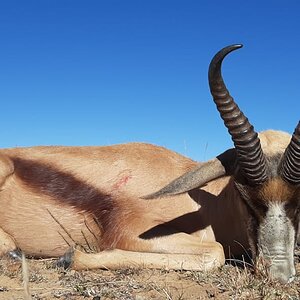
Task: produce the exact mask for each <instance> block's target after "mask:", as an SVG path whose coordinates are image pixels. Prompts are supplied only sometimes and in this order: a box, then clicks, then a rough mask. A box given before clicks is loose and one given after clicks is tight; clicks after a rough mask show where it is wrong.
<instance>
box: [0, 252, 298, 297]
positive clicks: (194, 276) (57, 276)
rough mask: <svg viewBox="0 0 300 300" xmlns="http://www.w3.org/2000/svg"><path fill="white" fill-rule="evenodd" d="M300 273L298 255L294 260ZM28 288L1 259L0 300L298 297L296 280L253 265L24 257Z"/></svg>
mask: <svg viewBox="0 0 300 300" xmlns="http://www.w3.org/2000/svg"><path fill="white" fill-rule="evenodd" d="M296 260H297V270H298V273H300V263H299V256H296ZM26 261H27V265H28V274H29V275H28V279H29V280H28V281H29V282H28V289H29V295H30V296H28V295H27V296H26V292H25V291H26V287H25V288H24V281H23V275H22V263H21V262H20V261H13V260H11V259H9V258H2V259H1V260H0V268H1V275H0V299H30V297H32V298H31V299H93V300H100V299H101V300H104V299H105V300H106V299H136V300H146V299H168V300H170V299H289V300H291V299H300V284H299V283H300V278H296V280H295V281H294V282H293V283H292V284H289V285H282V284H279V283H276V282H271V281H270V280H269V279H268V278H266V277H265V276H264V274H257V275H254V274H253V270H252V268H251V267H247V268H243V267H234V266H231V265H226V266H224V267H222V268H221V269H219V270H216V271H215V272H211V273H200V272H187V271H176V272H175V271H167V270H145V269H139V270H133V269H122V270H118V271H105V270H96V271H80V272H77V271H74V270H64V269H62V268H58V267H56V261H55V260H33V259H27V260H26Z"/></svg>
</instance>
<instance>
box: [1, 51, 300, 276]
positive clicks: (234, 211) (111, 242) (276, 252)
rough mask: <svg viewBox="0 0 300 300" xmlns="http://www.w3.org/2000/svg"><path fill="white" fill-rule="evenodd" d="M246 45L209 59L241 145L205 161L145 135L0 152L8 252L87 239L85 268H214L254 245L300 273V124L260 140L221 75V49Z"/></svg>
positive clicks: (283, 272) (216, 94)
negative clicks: (145, 140) (140, 139)
mask: <svg viewBox="0 0 300 300" xmlns="http://www.w3.org/2000/svg"><path fill="white" fill-rule="evenodd" d="M240 47H241V45H233V46H229V47H226V48H224V49H223V50H221V51H220V52H218V53H217V54H216V56H215V57H214V58H213V60H212V62H211V64H210V68H209V84H210V89H211V93H212V95H213V98H214V101H215V103H216V105H217V109H218V111H219V112H220V114H221V117H222V118H223V120H224V123H225V126H226V127H227V128H228V130H229V133H230V135H231V137H232V139H233V142H234V145H235V147H234V148H233V149H229V150H227V151H225V152H224V153H222V154H221V155H219V156H218V157H216V158H214V159H212V160H210V161H208V162H204V163H197V162H195V161H193V160H191V159H188V158H186V157H183V156H181V155H179V154H177V153H174V152H172V151H170V150H167V149H165V148H162V147H158V146H153V145H149V144H142V143H131V144H124V145H116V146H107V147H32V148H14V149H3V150H1V151H0V172H1V176H0V183H1V194H0V204H1V207H2V211H1V216H0V227H1V230H0V235H1V238H0V242H1V243H0V247H1V248H0V249H1V253H2V254H5V253H7V252H9V251H13V250H14V249H17V248H19V249H21V250H22V251H24V252H25V253H26V254H27V255H30V256H35V257H59V256H62V255H64V254H65V253H66V252H67V251H68V249H70V248H71V247H73V246H75V245H77V246H78V245H79V246H81V247H82V249H86V250H94V252H97V253H84V252H81V251H78V250H74V252H73V253H72V257H71V259H72V266H73V267H74V268H77V269H80V268H99V267H102V268H119V267H124V266H131V267H134V266H145V267H152V268H161V267H167V268H174V269H189V270H208V269H211V268H214V267H216V266H221V265H222V264H224V261H225V255H226V256H229V255H235V256H237V255H240V254H243V253H244V252H245V251H247V250H248V249H249V248H250V249H251V252H252V255H253V258H254V260H255V261H259V260H260V259H263V260H264V261H266V262H268V264H267V267H268V271H269V273H270V275H271V276H272V277H273V278H275V279H278V280H280V281H282V282H289V281H291V280H293V278H294V276H295V266H294V256H293V255H294V248H295V243H296V237H297V232H298V223H299V201H300V188H299V183H300V123H299V124H298V126H297V127H296V130H295V132H294V134H293V136H292V138H291V137H290V135H289V134H287V133H284V132H278V131H265V132H262V133H261V134H260V135H259V137H258V134H257V133H256V132H255V131H254V129H253V126H252V125H251V124H250V123H249V122H248V119H247V118H246V117H245V116H244V114H243V113H242V112H241V111H240V109H239V108H238V106H237V105H236V104H235V102H234V100H233V99H232V97H231V96H230V95H229V92H228V91H227V89H226V86H225V84H224V82H223V79H222V75H221V64H222V61H223V59H224V57H225V56H226V55H227V54H228V53H230V52H231V51H233V50H235V49H238V48H240ZM176 178H177V179H176ZM172 180H173V181H172ZM170 182H171V183H170ZM157 190H158V192H155V191H157ZM145 195H148V196H145ZM145 198H148V199H145ZM150 198H151V199H150ZM223 249H224V250H223ZM90 252H91V251H90ZM224 252H225V253H224ZM64 257H65V258H66V257H67V256H64Z"/></svg>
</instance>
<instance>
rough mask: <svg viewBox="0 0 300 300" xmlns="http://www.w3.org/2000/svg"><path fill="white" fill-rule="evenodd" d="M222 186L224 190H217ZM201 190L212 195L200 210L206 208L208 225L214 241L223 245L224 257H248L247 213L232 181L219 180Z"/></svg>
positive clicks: (229, 179) (228, 179) (228, 178)
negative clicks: (212, 232) (209, 224)
mask: <svg viewBox="0 0 300 300" xmlns="http://www.w3.org/2000/svg"><path fill="white" fill-rule="evenodd" d="M224 185H225V188H222V189H218V186H224ZM203 189H205V191H206V192H208V193H210V194H212V195H214V196H213V197H212V199H209V200H210V201H206V203H203V205H202V208H204V206H205V207H207V212H208V214H207V218H209V221H208V223H211V227H212V230H213V231H214V234H215V238H216V240H217V241H218V242H220V243H221V244H222V245H223V247H224V251H225V255H226V257H230V256H240V255H245V256H246V255H248V254H249V243H248V238H247V220H248V212H247V208H246V206H245V204H244V202H243V201H242V199H241V198H240V195H239V193H238V191H237V190H236V188H235V185H234V183H233V180H232V179H231V178H230V177H226V178H221V179H218V180H215V181H213V182H210V183H209V184H207V186H206V187H205V188H203ZM211 200H212V201H211Z"/></svg>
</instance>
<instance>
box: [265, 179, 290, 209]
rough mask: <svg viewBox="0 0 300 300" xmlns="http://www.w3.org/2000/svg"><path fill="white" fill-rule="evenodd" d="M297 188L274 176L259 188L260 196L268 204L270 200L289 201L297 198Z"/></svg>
mask: <svg viewBox="0 0 300 300" xmlns="http://www.w3.org/2000/svg"><path fill="white" fill-rule="evenodd" d="M295 191H296V188H295V187H294V186H291V185H290V184H288V183H286V182H285V181H283V180H282V179H281V178H274V179H271V180H269V181H267V182H266V183H265V184H264V185H263V186H262V188H261V189H260V190H259V198H260V199H261V200H262V201H264V202H265V203H266V204H268V202H288V201H290V200H291V199H294V198H295Z"/></svg>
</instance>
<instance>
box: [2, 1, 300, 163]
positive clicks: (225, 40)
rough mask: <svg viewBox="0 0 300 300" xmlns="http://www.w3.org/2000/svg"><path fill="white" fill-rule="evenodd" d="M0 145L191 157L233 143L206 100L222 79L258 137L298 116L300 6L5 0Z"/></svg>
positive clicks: (290, 125) (292, 3)
mask: <svg viewBox="0 0 300 300" xmlns="http://www.w3.org/2000/svg"><path fill="white" fill-rule="evenodd" d="M0 38H1V39H0V103H1V106H0V107H1V110H0V126H1V131H0V133H1V139H0V140H1V142H0V147H15V146H30V145H108V144H116V143H124V142H131V141H140V142H150V143H154V144H159V145H163V146H165V147H167V148H170V149H172V150H175V151H177V152H180V153H182V154H184V155H186V156H189V157H191V158H193V159H196V160H205V159H209V158H211V157H213V156H215V155H217V154H219V153H220V152H222V151H224V150H226V149H227V148H229V147H231V146H232V142H231V139H230V137H229V135H228V133H227V130H226V129H225V128H224V126H223V123H222V121H221V120H220V117H219V115H218V113H217V111H216V109H215V106H214V104H213V102H212V99H211V96H210V94H209V89H208V84H207V69H208V65H209V62H210V59H211V58H212V56H213V55H214V54H215V52H216V51H218V50H219V49H220V48H222V47H223V46H226V45H229V44H232V43H243V44H244V48H242V49H240V50H238V51H236V52H234V53H232V54H231V55H230V56H229V57H228V58H227V59H226V61H225V63H224V69H223V74H224V78H225V81H226V83H227V85H228V87H229V89H230V91H231V94H232V95H233V96H234V98H235V100H236V101H237V102H238V104H239V106H240V107H241V109H242V110H243V111H244V113H245V114H246V115H247V116H248V118H249V119H250V121H251V122H252V123H253V125H254V126H255V129H256V130H257V131H261V130H265V129H270V128H272V129H281V130H285V131H288V132H290V133H291V132H292V131H293V130H294V128H295V126H296V124H297V122H298V121H299V117H300V110H299V108H300V105H299V101H300V95H299V94H300V74H299V69H300V55H299V53H300V50H299V48H300V47H299V46H300V1H299V0H297V1H296V0H294V1H288V0H287V1H276V0H273V1H257V0H253V1H241V0H239V1H217V0H216V1H211V0H203V1H200V0H199V1H196V0H195V1H191V0H185V1H183V0H182V1H178V0H151V1H146V0H136V1H132V0H126V1H125V0H119V1H117V0H109V1H92V0H91V1H77V0H51V1H50V0H36V1H31V0H26V1H23V0H22V1H21V0H19V1H17V0H9V1H1V2H0Z"/></svg>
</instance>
